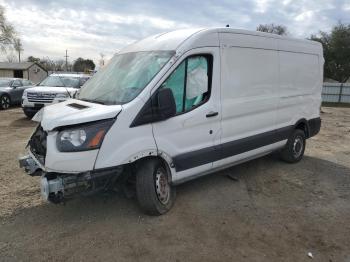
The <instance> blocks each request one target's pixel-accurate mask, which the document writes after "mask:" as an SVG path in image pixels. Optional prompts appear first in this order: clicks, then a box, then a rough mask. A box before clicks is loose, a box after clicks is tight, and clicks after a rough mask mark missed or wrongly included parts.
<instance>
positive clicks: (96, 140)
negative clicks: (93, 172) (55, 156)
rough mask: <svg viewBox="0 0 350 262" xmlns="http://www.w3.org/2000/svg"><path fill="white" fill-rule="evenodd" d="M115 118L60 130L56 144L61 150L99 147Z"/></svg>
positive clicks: (81, 149) (82, 149)
mask: <svg viewBox="0 0 350 262" xmlns="http://www.w3.org/2000/svg"><path fill="white" fill-rule="evenodd" d="M113 123H114V119H108V120H102V121H98V122H94V123H89V124H84V125H79V126H76V127H70V128H65V129H61V130H59V133H58V135H57V138H56V146H57V149H58V150H59V151H60V152H77V151H87V150H93V149H98V148H100V147H101V144H102V142H103V139H104V137H105V135H106V134H107V132H108V130H109V128H110V127H111V126H112V124H113Z"/></svg>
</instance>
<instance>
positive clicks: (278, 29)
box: [256, 24, 288, 35]
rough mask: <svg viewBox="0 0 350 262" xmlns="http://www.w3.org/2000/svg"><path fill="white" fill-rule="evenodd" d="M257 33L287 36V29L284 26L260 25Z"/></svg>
mask: <svg viewBox="0 0 350 262" xmlns="http://www.w3.org/2000/svg"><path fill="white" fill-rule="evenodd" d="M256 31H260V32H265V33H271V34H276V35H287V34H288V33H287V27H285V26H284V25H275V24H265V25H263V24H260V25H259V26H258V27H257V28H256Z"/></svg>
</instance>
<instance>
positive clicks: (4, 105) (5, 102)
mask: <svg viewBox="0 0 350 262" xmlns="http://www.w3.org/2000/svg"><path fill="white" fill-rule="evenodd" d="M10 105H11V99H10V97H9V96H8V95H2V96H1V97H0V109H2V110H6V109H8V108H9V107H10Z"/></svg>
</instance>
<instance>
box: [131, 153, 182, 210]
mask: <svg viewBox="0 0 350 262" xmlns="http://www.w3.org/2000/svg"><path fill="white" fill-rule="evenodd" d="M169 172H170V171H169V170H168V168H167V167H166V166H165V164H164V163H162V161H160V160H159V159H147V160H144V161H143V162H141V163H140V165H139V166H138V168H137V172H136V194H137V199H138V202H139V205H140V207H141V209H142V210H143V211H144V212H145V213H146V214H148V215H153V216H158V215H162V214H165V213H166V212H168V211H169V210H170V209H171V208H172V206H173V204H174V201H175V196H176V192H175V188H174V187H173V186H171V185H170V174H169Z"/></svg>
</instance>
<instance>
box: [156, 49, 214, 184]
mask: <svg viewBox="0 0 350 262" xmlns="http://www.w3.org/2000/svg"><path fill="white" fill-rule="evenodd" d="M218 54H219V48H216V47H211V48H198V49H195V51H191V52H189V53H187V54H186V56H184V57H183V59H181V60H180V61H178V62H177V63H176V64H175V65H174V68H175V69H174V70H173V71H172V72H171V73H168V74H167V75H165V77H164V79H163V81H162V84H161V86H160V88H169V89H171V90H172V92H173V95H174V98H175V103H176V112H177V113H176V115H175V116H174V117H172V118H170V119H167V120H165V121H161V122H155V123H153V132H154V137H155V141H156V144H157V147H158V150H159V151H160V152H163V153H165V154H167V155H169V156H170V157H171V158H172V159H173V163H174V167H175V170H176V172H175V173H176V174H175V177H173V181H175V180H182V179H186V178H187V177H189V176H193V175H197V174H202V173H203V172H205V171H208V170H210V169H212V167H213V161H215V157H216V156H218V152H217V151H218V149H217V147H216V146H217V145H218V144H219V143H220V121H221V120H220V115H221V113H220V81H219V68H218V67H219V59H218V58H219V56H218Z"/></svg>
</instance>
